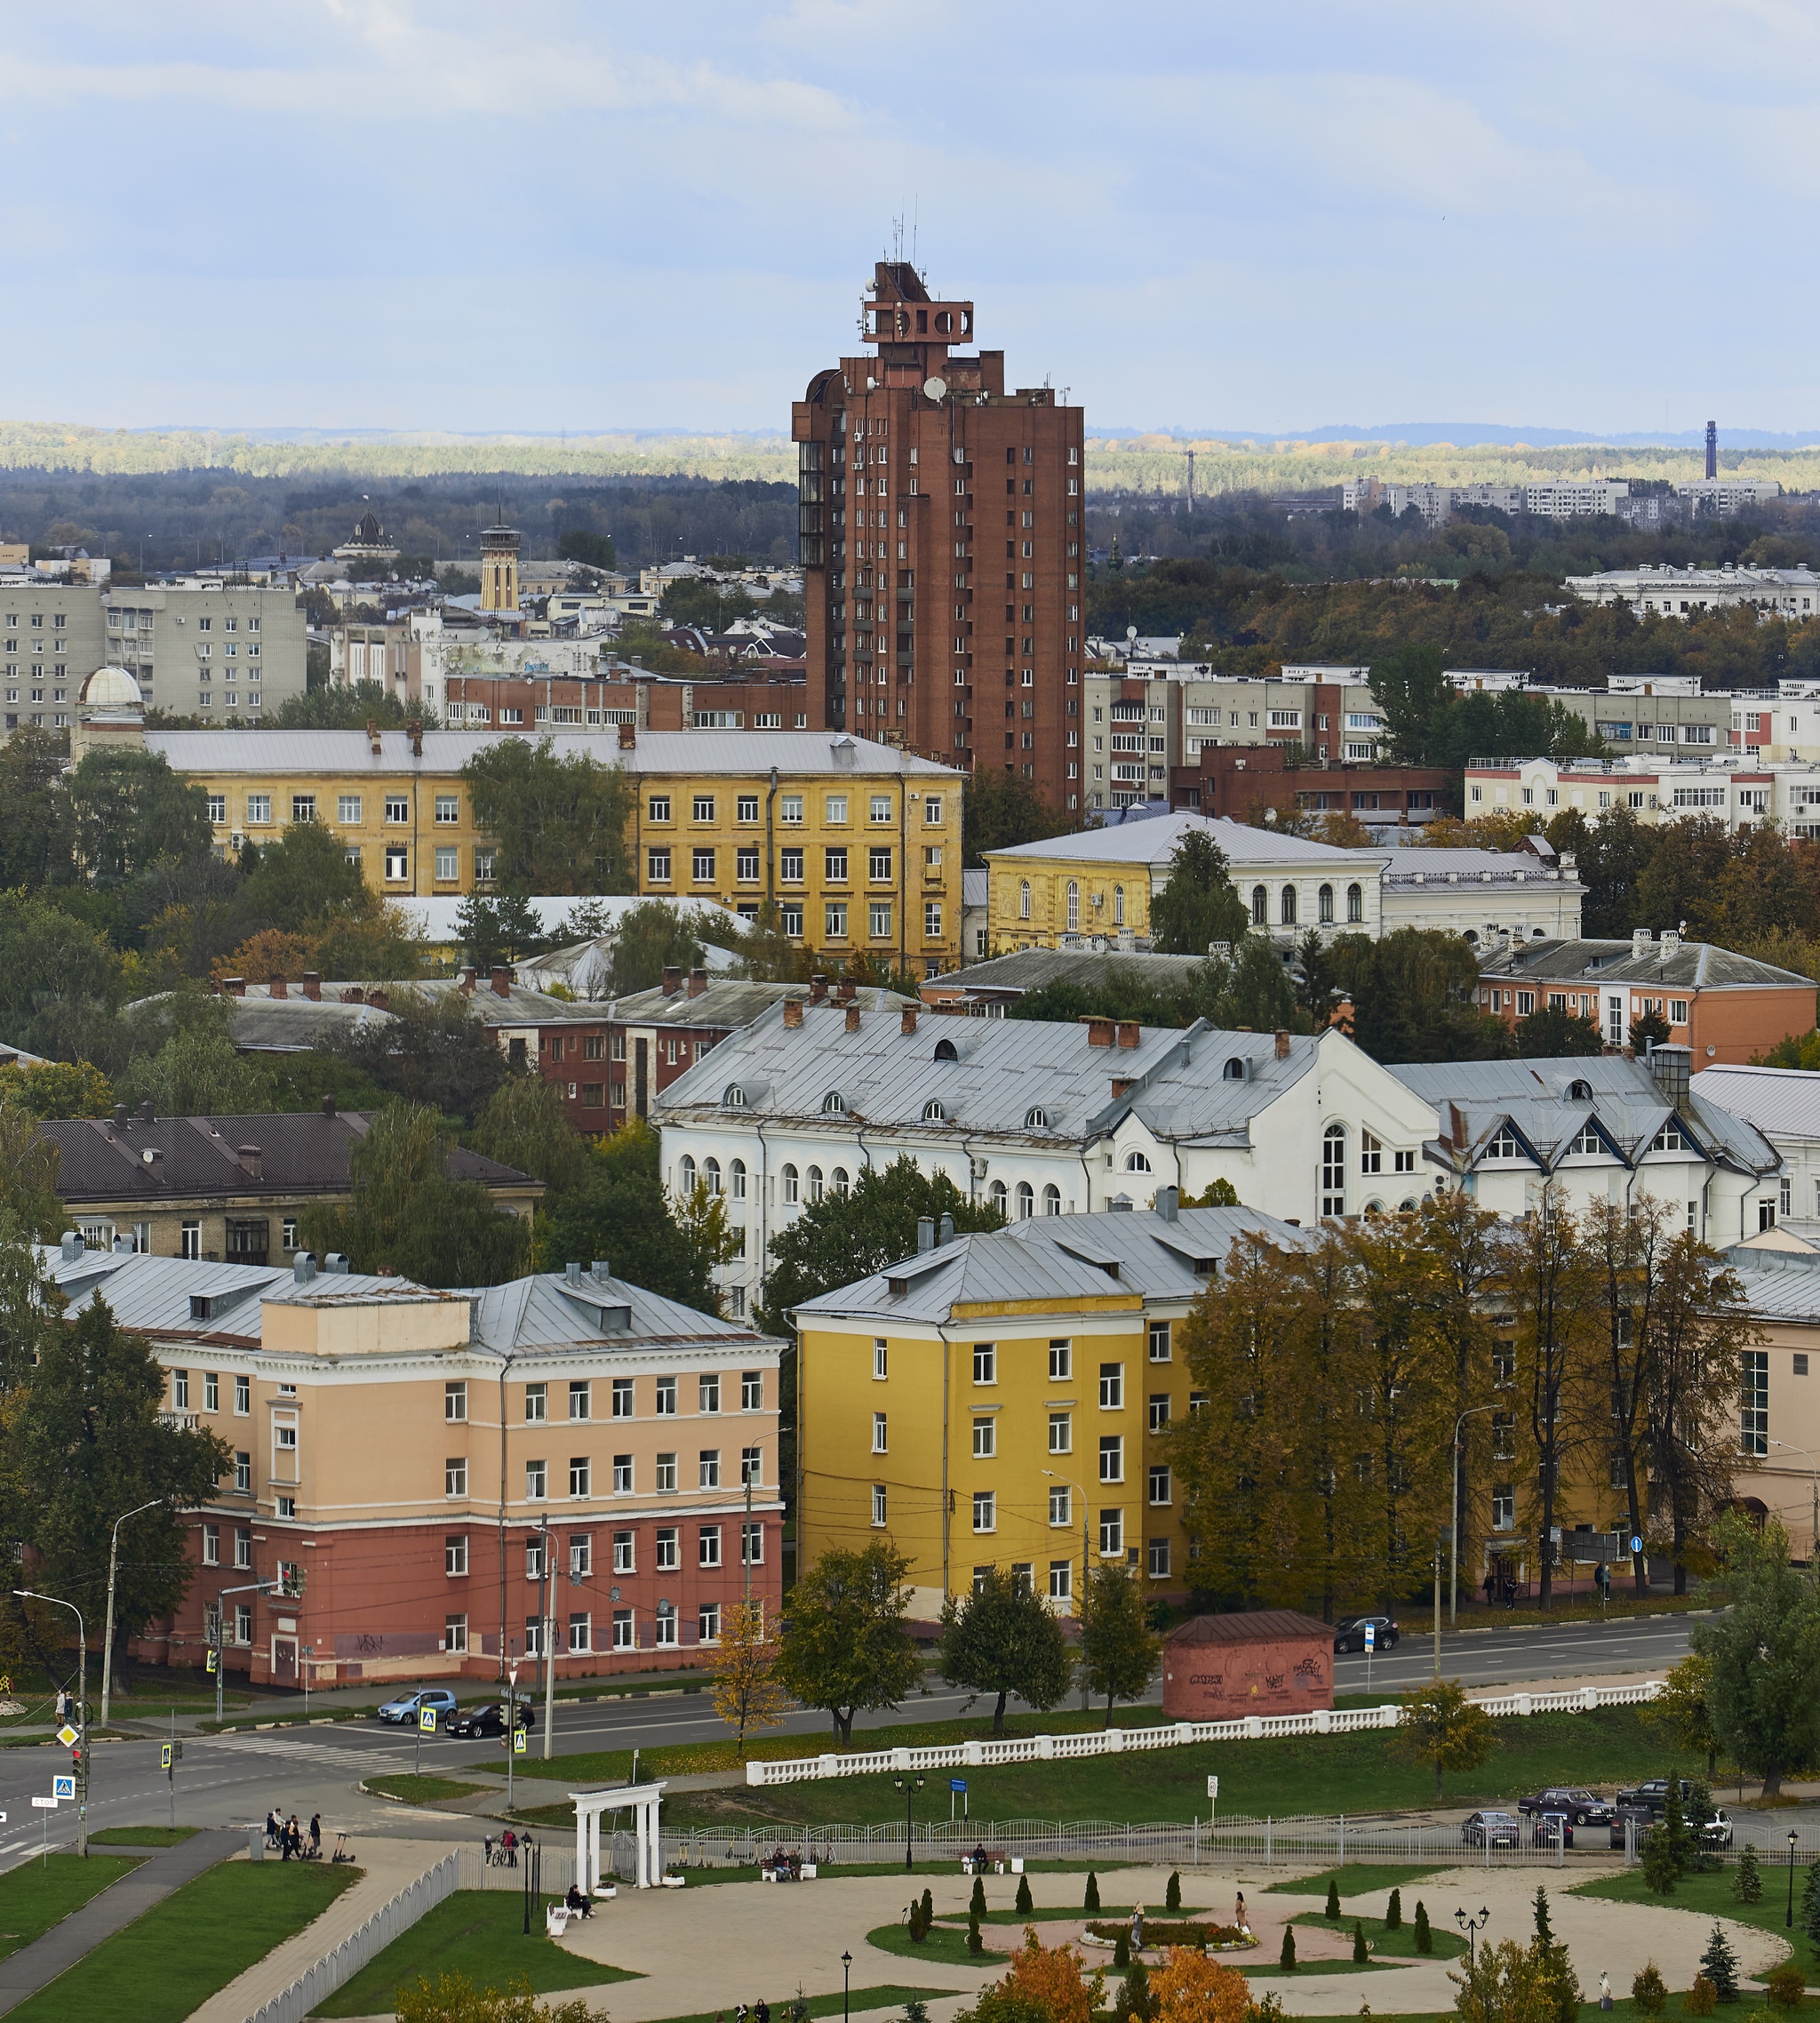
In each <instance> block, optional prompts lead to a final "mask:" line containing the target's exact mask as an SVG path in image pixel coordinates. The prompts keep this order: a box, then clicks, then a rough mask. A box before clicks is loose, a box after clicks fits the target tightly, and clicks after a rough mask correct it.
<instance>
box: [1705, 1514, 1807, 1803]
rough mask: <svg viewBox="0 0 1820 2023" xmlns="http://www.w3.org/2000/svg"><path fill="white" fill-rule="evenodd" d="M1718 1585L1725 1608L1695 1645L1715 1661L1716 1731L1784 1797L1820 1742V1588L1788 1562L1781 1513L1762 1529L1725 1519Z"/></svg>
mask: <svg viewBox="0 0 1820 2023" xmlns="http://www.w3.org/2000/svg"><path fill="white" fill-rule="evenodd" d="M1713 1544H1714V1546H1715V1547H1716V1548H1717V1550H1718V1553H1719V1555H1720V1578H1719V1583H1718V1586H1719V1590H1720V1596H1721V1597H1722V1599H1723V1600H1724V1601H1725V1602H1726V1603H1728V1604H1729V1606H1728V1609H1727V1610H1726V1612H1725V1613H1724V1614H1722V1615H1716V1616H1713V1617H1712V1618H1711V1619H1708V1620H1706V1621H1704V1622H1700V1623H1696V1625H1695V1626H1694V1630H1693V1635H1692V1637H1691V1638H1690V1642H1691V1643H1692V1644H1693V1647H1694V1649H1695V1651H1696V1652H1698V1653H1699V1655H1700V1656H1702V1657H1703V1658H1704V1659H1706V1660H1707V1663H1708V1665H1709V1667H1711V1670H1710V1674H1709V1678H1708V1683H1707V1690H1706V1705H1707V1707H1708V1708H1709V1710H1710V1713H1711V1716H1712V1728H1713V1731H1714V1732H1715V1733H1716V1734H1717V1735H1718V1737H1719V1738H1720V1742H1721V1743H1722V1744H1723V1746H1724V1747H1725V1748H1726V1749H1727V1750H1728V1753H1729V1754H1730V1755H1733V1756H1734V1757H1735V1758H1736V1761H1737V1763H1739V1764H1740V1766H1741V1767H1742V1768H1744V1769H1745V1770H1749V1771H1755V1772H1756V1773H1757V1774H1758V1775H1759V1776H1760V1777H1761V1779H1763V1795H1764V1796H1765V1797H1766V1798H1774V1797H1776V1796H1777V1795H1779V1794H1780V1792H1781V1790H1782V1779H1783V1773H1784V1771H1786V1770H1788V1769H1790V1768H1792V1767H1793V1766H1795V1765H1798V1764H1801V1763H1811V1762H1812V1761H1813V1760H1814V1752H1815V1749H1816V1746H1820V1694H1816V1691H1815V1681H1816V1678H1820V1589H1816V1586H1815V1583H1814V1581H1813V1580H1812V1579H1811V1578H1810V1577H1809V1576H1808V1575H1807V1574H1805V1573H1797V1572H1796V1571H1795V1570H1794V1568H1793V1567H1792V1566H1791V1565H1790V1563H1789V1553H1788V1534H1787V1533H1786V1532H1785V1531H1784V1530H1783V1528H1782V1525H1781V1523H1780V1522H1779V1521H1778V1520H1777V1519H1776V1518H1775V1517H1770V1518H1768V1519H1766V1520H1765V1521H1764V1523H1763V1525H1762V1528H1761V1530H1759V1529H1758V1527H1757V1526H1756V1525H1755V1524H1753V1523H1752V1521H1751V1520H1750V1519H1749V1518H1748V1517H1746V1516H1744V1515H1743V1514H1742V1513H1741V1512H1736V1511H1728V1512H1727V1513H1726V1515H1724V1516H1723V1517H1721V1518H1720V1521H1719V1524H1718V1526H1717V1529H1716V1531H1715V1532H1714V1535H1713Z"/></svg>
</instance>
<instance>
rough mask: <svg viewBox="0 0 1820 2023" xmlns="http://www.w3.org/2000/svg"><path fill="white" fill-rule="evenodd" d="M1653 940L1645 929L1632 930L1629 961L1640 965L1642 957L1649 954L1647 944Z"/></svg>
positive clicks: (1634, 928)
mask: <svg viewBox="0 0 1820 2023" xmlns="http://www.w3.org/2000/svg"><path fill="white" fill-rule="evenodd" d="M1653 939H1654V937H1653V936H1652V935H1651V934H1650V932H1649V930H1648V928H1647V927H1633V928H1632V930H1631V960H1632V962H1637V963H1640V962H1641V961H1642V960H1643V958H1644V956H1647V955H1648V953H1649V944H1650V941H1651V940H1653Z"/></svg>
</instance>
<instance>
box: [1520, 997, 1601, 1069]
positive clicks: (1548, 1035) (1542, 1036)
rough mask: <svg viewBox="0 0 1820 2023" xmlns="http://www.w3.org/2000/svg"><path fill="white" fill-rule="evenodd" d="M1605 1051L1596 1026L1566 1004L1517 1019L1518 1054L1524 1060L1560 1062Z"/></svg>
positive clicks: (1549, 1006)
mask: <svg viewBox="0 0 1820 2023" xmlns="http://www.w3.org/2000/svg"><path fill="white" fill-rule="evenodd" d="M1517 1051H1518V1052H1519V1053H1520V1054H1521V1055H1522V1057H1523V1058H1524V1059H1526V1060H1560V1059H1564V1058H1566V1057H1567V1056H1568V1055H1570V1054H1593V1053H1603V1052H1604V1051H1605V1042H1604V1041H1603V1040H1602V1039H1601V1038H1600V1034H1599V1028H1598V1027H1597V1026H1595V1025H1594V1024H1593V1021H1592V1020H1591V1019H1583V1018H1581V1017H1580V1015H1579V1013H1578V1012H1577V1011H1569V1010H1568V1009H1567V1008H1566V1006H1565V1005H1561V1004H1547V1005H1545V1006H1544V1007H1543V1008H1542V1010H1541V1011H1532V1012H1531V1013H1530V1014H1529V1017H1528V1018H1527V1019H1518V1020H1517Z"/></svg>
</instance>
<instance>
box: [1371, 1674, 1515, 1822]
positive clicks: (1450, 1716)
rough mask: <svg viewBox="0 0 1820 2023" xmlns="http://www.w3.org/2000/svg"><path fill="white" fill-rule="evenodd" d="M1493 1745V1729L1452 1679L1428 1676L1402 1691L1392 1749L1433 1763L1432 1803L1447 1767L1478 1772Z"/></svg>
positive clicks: (1412, 1759) (1438, 1800) (1413, 1759)
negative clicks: (1426, 1678) (1407, 1689)
mask: <svg viewBox="0 0 1820 2023" xmlns="http://www.w3.org/2000/svg"><path fill="white" fill-rule="evenodd" d="M1496 1747H1497V1730H1496V1729H1495V1728H1494V1727H1493V1726H1492V1724H1491V1716H1490V1715H1489V1714H1487V1713H1486V1711H1485V1709H1484V1708H1483V1707H1479V1706H1476V1705H1475V1704H1474V1703H1473V1701H1472V1700H1469V1699H1467V1698H1466V1695H1465V1691H1464V1689H1463V1688H1462V1687H1461V1685H1460V1683H1459V1682H1458V1681H1457V1679H1431V1680H1430V1681H1429V1682H1428V1683H1427V1684H1425V1685H1423V1686H1418V1687H1417V1689H1416V1691H1414V1692H1412V1693H1409V1694H1406V1695H1405V1696H1404V1699H1403V1703H1402V1712H1401V1715H1399V1717H1398V1721H1397V1735H1396V1753H1397V1754H1398V1755H1400V1756H1401V1757H1402V1758H1403V1759H1404V1761H1405V1762H1407V1763H1433V1765H1434V1802H1435V1803H1436V1804H1437V1805H1438V1804H1439V1803H1441V1793H1442V1789H1443V1784H1442V1779H1444V1778H1445V1776H1446V1773H1447V1772H1448V1771H1474V1770H1477V1769H1478V1767H1479V1766H1480V1764H1481V1763H1483V1762H1484V1761H1485V1759H1486V1757H1487V1756H1489V1755H1490V1754H1491V1752H1492V1750H1493V1749H1495V1748H1496Z"/></svg>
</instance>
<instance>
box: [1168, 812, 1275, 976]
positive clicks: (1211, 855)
mask: <svg viewBox="0 0 1820 2023" xmlns="http://www.w3.org/2000/svg"><path fill="white" fill-rule="evenodd" d="M1250 924H1251V916H1250V914H1249V912H1248V911H1247V909H1246V907H1245V903H1244V901H1243V900H1241V898H1240V897H1239V895H1238V893H1237V892H1234V891H1233V872H1232V866H1231V865H1230V864H1229V863H1228V862H1227V860H1226V853H1225V851H1223V850H1222V849H1221V848H1220V846H1219V845H1218V844H1217V843H1216V842H1215V841H1214V840H1213V838H1212V837H1211V836H1209V835H1208V834H1207V832H1206V831H1205V830H1204V829H1190V830H1189V831H1188V832H1187V833H1186V834H1185V836H1183V837H1182V840H1181V841H1180V842H1179V843H1178V844H1177V845H1176V847H1175V851H1174V852H1173V854H1172V855H1171V856H1170V858H1169V881H1168V883H1167V884H1165V885H1164V886H1163V889H1162V890H1161V892H1159V893H1158V894H1157V895H1156V897H1155V898H1154V899H1153V900H1152V901H1151V902H1150V931H1151V935H1152V938H1153V940H1154V942H1155V945H1156V948H1157V952H1158V954H1160V955H1168V956H1204V955H1206V953H1207V952H1208V950H1209V948H1212V947H1213V946H1214V944H1215V943H1216V942H1220V941H1224V942H1225V943H1226V944H1228V946H1232V947H1236V946H1237V944H1238V943H1239V942H1241V941H1242V940H1244V939H1245V934H1246V931H1247V930H1248V929H1249V926H1250Z"/></svg>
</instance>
